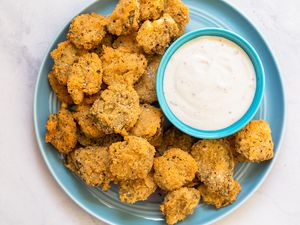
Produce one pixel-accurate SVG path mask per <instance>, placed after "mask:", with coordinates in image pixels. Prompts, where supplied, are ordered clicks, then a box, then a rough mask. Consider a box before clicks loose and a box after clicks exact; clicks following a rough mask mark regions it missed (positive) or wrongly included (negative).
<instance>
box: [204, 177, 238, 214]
mask: <svg viewBox="0 0 300 225" xmlns="http://www.w3.org/2000/svg"><path fill="white" fill-rule="evenodd" d="M198 190H199V191H200V194H201V197H202V199H203V202H204V203H206V204H209V205H213V206H215V207H216V208H217V209H219V208H221V207H224V206H227V205H230V204H232V203H233V202H235V200H236V198H237V196H238V194H239V193H240V191H241V186H240V184H239V183H238V181H235V182H234V188H232V189H231V190H229V191H228V193H229V194H228V195H222V194H219V193H216V192H213V191H211V190H210V189H209V188H207V186H205V185H204V184H202V185H201V186H200V187H199V189H198Z"/></svg>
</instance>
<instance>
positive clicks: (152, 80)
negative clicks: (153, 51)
mask: <svg viewBox="0 0 300 225" xmlns="http://www.w3.org/2000/svg"><path fill="white" fill-rule="evenodd" d="M160 60H161V56H160V55H155V56H153V57H151V59H150V60H148V66H147V69H146V72H145V73H144V74H143V75H142V77H141V79H140V80H139V81H138V82H137V83H136V84H135V86H134V89H135V90H136V92H137V93H138V95H139V97H140V102H141V103H148V104H152V103H154V102H156V101H157V96H156V73H157V69H158V66H159V63H160Z"/></svg>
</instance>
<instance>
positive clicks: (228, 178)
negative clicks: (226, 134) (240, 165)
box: [191, 139, 234, 195]
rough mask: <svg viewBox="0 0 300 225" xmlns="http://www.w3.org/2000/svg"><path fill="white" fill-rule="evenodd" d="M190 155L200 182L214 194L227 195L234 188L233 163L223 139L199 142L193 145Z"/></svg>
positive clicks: (228, 146)
mask: <svg viewBox="0 0 300 225" xmlns="http://www.w3.org/2000/svg"><path fill="white" fill-rule="evenodd" d="M191 155H192V156H193V157H194V159H195V160H196V162H197V164H198V172H197V176H198V178H199V179H200V181H202V182H203V183H204V184H205V185H206V186H208V188H209V189H210V190H212V191H214V192H218V193H220V194H224V195H226V194H228V192H229V191H230V190H231V189H232V188H233V187H234V180H233V169H234V161H233V157H232V154H231V150H230V145H229V143H228V142H226V141H225V140H224V139H217V140H200V141H198V142H197V143H196V144H194V145H193V147H192V151H191Z"/></svg>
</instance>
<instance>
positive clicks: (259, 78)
mask: <svg viewBox="0 0 300 225" xmlns="http://www.w3.org/2000/svg"><path fill="white" fill-rule="evenodd" d="M201 36H218V37H223V38H226V39H228V40H230V41H232V42H234V43H236V44H237V45H239V46H240V47H241V48H242V49H243V50H244V51H245V52H246V53H247V54H248V56H249V58H250V59H251V61H252V64H253V66H254V69H255V73H256V91H255V95H254V98H253V101H252V103H251V105H250V107H249V109H248V111H247V112H246V113H245V114H244V115H243V117H241V118H240V119H239V120H238V121H236V122H235V123H233V124H232V125H230V126H228V127H226V128H224V129H220V130H209V131H208V130H199V129H196V128H194V127H191V126H189V125H187V124H185V123H184V122H182V121H181V120H180V119H178V118H177V117H176V116H175V114H174V113H173V112H172V110H171V109H170V107H169V106H168V104H167V101H166V98H165V95H164V88H163V87H164V75H165V70H166V67H167V65H168V63H169V60H170V59H171V58H172V56H173V54H174V53H175V52H176V51H177V50H178V49H179V48H180V47H181V46H183V45H184V44H185V43H187V42H189V41H191V40H193V39H195V38H198V37H201ZM264 89H265V73H264V68H263V64H262V62H261V60H260V57H259V55H258V54H257V52H256V51H255V49H254V48H253V47H252V45H251V44H250V43H249V42H248V41H246V40H245V39H244V38H243V37H241V36H240V35H238V34H236V33H234V32H232V31H229V30H225V29H220V28H205V29H199V30H195V31H192V32H189V33H187V34H185V35H183V36H182V37H180V38H179V39H177V40H176V41H175V42H174V43H173V44H172V45H171V46H170V47H169V48H168V50H167V51H166V53H165V54H164V56H163V58H162V60H161V63H160V66H159V69H158V72H157V78H156V93H157V97H158V101H159V104H160V107H161V108H162V110H163V111H164V114H165V115H166V117H167V118H168V119H169V121H170V122H171V123H172V124H173V125H175V126H176V127H177V128H178V129H180V130H181V131H183V132H184V133H187V134H189V135H191V136H194V137H197V138H205V139H216V138H223V137H226V136H229V135H231V134H234V133H236V132H237V131H239V130H240V129H242V128H243V127H244V126H245V125H246V124H247V123H249V121H250V120H251V119H252V118H253V117H254V116H255V114H256V112H257V110H258V108H259V106H260V104H261V101H262V98H263V95H264Z"/></svg>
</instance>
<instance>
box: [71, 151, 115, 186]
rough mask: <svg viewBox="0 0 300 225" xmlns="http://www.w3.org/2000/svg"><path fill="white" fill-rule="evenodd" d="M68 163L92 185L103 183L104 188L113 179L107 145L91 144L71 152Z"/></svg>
mask: <svg viewBox="0 0 300 225" xmlns="http://www.w3.org/2000/svg"><path fill="white" fill-rule="evenodd" d="M67 158H68V159H67V161H68V164H67V165H66V166H67V167H68V168H70V169H71V170H72V171H73V170H75V173H76V174H77V175H78V176H80V177H81V178H82V179H83V180H84V181H85V183H87V184H88V185H91V186H99V185H101V186H102V188H103V190H107V189H108V188H109V183H110V181H112V180H113V178H112V176H111V174H110V172H109V157H108V148H107V147H98V146H93V147H92V146H89V147H86V148H79V149H76V150H75V151H73V152H71V153H69V155H68V156H67Z"/></svg>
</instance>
